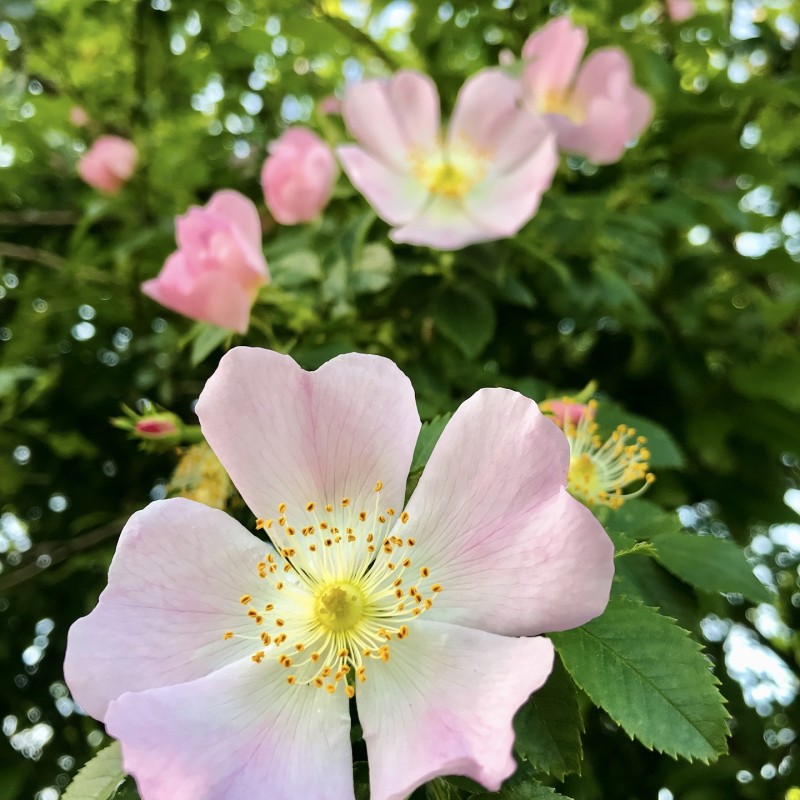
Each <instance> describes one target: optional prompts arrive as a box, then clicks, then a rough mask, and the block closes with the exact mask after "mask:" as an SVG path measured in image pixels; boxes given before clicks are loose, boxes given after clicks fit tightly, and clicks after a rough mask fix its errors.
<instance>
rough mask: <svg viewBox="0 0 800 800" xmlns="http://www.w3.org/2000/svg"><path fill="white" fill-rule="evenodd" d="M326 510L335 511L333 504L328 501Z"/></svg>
mask: <svg viewBox="0 0 800 800" xmlns="http://www.w3.org/2000/svg"><path fill="white" fill-rule="evenodd" d="M325 510H326V511H327V512H328V513H329V514H330V513H331V511H333V506H332V505H331V504H330V503H328V505H326V506H325Z"/></svg>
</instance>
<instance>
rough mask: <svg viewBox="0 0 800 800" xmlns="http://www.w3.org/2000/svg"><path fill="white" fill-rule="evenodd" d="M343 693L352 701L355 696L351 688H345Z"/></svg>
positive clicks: (354, 691)
mask: <svg viewBox="0 0 800 800" xmlns="http://www.w3.org/2000/svg"><path fill="white" fill-rule="evenodd" d="M344 693H345V694H346V695H347V696H348V697H349V698H350V699H351V700H352V699H353V698H354V697H355V696H356V690H355V689H354V688H353V687H352V686H345V687H344Z"/></svg>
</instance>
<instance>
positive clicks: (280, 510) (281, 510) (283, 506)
mask: <svg viewBox="0 0 800 800" xmlns="http://www.w3.org/2000/svg"><path fill="white" fill-rule="evenodd" d="M278 513H279V514H285V513H286V503H281V504H280V505H279V506H278Z"/></svg>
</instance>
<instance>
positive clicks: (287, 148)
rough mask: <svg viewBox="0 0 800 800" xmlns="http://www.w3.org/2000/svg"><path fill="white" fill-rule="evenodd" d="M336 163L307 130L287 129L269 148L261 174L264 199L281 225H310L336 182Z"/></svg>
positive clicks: (315, 136)
mask: <svg viewBox="0 0 800 800" xmlns="http://www.w3.org/2000/svg"><path fill="white" fill-rule="evenodd" d="M336 172H337V169H336V159H335V158H334V156H333V152H332V151H331V149H330V147H328V145H327V144H325V142H324V141H323V140H322V139H320V137H319V136H317V134H316V133H314V132H313V131H310V130H308V129H307V128H302V127H297V128H289V130H287V131H286V133H284V134H283V136H281V137H280V139H276V140H275V141H274V142H272V143H271V144H270V146H269V157H268V158H267V160H266V161H265V162H264V167H263V169H262V170H261V186H262V187H263V189H264V199H265V201H266V203H267V208H269V210H270V212H271V213H272V216H273V217H275V219H276V220H277V221H278V222H280V223H281V225H297V224H298V223H299V222H311V220H313V219H315V218H316V217H317V216H318V215H319V213H320V212H321V211H322V209H323V208H325V206H326V205H328V200H330V198H331V193H332V192H333V184H334V182H335V181H336Z"/></svg>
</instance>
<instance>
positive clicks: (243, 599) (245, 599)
mask: <svg viewBox="0 0 800 800" xmlns="http://www.w3.org/2000/svg"><path fill="white" fill-rule="evenodd" d="M252 599H253V598H252V596H251V595H249V594H243V595H242V596H241V597H240V598H239V602H240V603H241V604H242V605H243V606H246V605H247V604H248V603H250V601H251V600H252Z"/></svg>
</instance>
